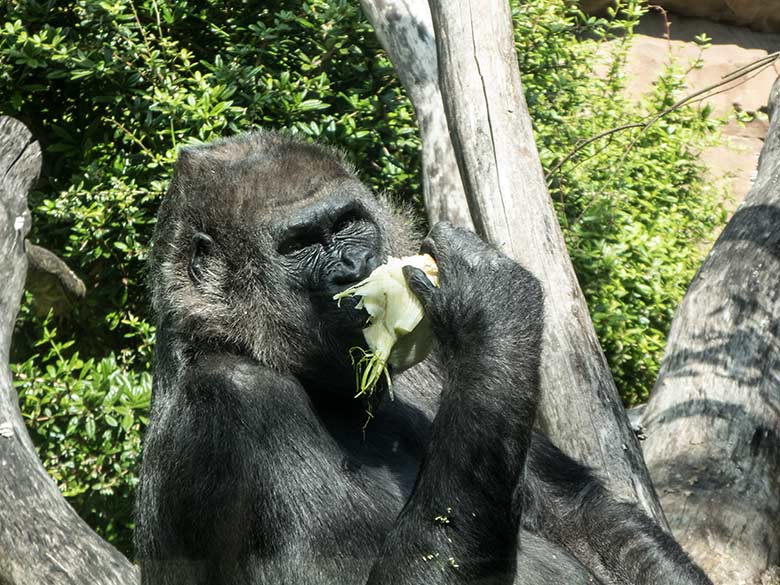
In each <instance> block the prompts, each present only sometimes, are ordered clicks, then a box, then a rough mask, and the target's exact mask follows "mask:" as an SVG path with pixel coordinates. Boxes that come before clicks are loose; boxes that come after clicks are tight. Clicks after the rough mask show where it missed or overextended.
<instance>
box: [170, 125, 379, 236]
mask: <svg viewBox="0 0 780 585" xmlns="http://www.w3.org/2000/svg"><path fill="white" fill-rule="evenodd" d="M176 175H177V176H178V178H179V181H180V182H183V183H184V184H183V185H182V187H183V189H184V190H185V191H186V192H187V193H188V194H189V198H190V201H191V203H193V204H195V205H196V206H201V205H206V206H208V207H212V208H214V207H221V208H222V209H223V210H226V211H227V210H228V209H229V210H230V211H232V212H236V213H239V214H240V215H241V216H242V217H243V218H245V219H250V218H253V219H256V220H261V221H262V220H265V219H269V220H270V219H271V218H272V217H275V216H278V215H279V214H280V213H281V210H285V214H286V213H288V212H289V211H290V210H295V209H296V208H299V207H303V206H305V205H307V204H308V203H310V202H312V201H314V200H316V199H318V198H320V197H323V196H325V195H327V196H332V195H334V194H337V193H339V192H344V193H345V194H346V193H347V192H354V193H353V194H358V193H359V192H361V191H364V190H363V189H362V188H361V187H360V183H359V181H358V180H357V178H356V177H355V174H354V172H353V171H352V169H351V168H350V167H349V165H348V164H347V163H346V161H345V160H344V158H343V157H342V156H341V155H339V154H338V153H337V152H334V151H333V150H330V149H327V148H324V147H322V146H319V145H315V144H309V143H305V142H301V141H299V140H296V139H293V138H291V137H289V136H285V135H281V134H276V133H272V132H262V131H261V132H252V133H249V134H244V135H241V136H238V137H235V138H230V139H225V140H219V141H216V142H212V143H210V144H207V145H204V146H198V147H195V148H188V149H185V150H183V151H182V152H181V154H180V156H179V162H178V164H177V168H176Z"/></svg>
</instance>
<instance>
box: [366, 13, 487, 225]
mask: <svg viewBox="0 0 780 585" xmlns="http://www.w3.org/2000/svg"><path fill="white" fill-rule="evenodd" d="M360 4H361V6H362V7H363V12H364V13H365V14H366V16H367V17H368V19H369V20H370V21H371V24H372V25H373V26H374V30H375V31H376V35H377V38H379V42H380V43H382V46H383V47H384V48H385V50H386V51H387V54H388V55H389V56H390V59H391V61H392V62H393V65H394V66H395V70H396V73H397V74H398V77H399V78H400V79H401V83H403V85H404V87H405V88H406V93H407V94H408V95H409V99H410V100H411V102H412V105H413V106H414V109H415V112H416V113H417V124H418V126H419V128H420V138H421V139H422V184H423V196H424V198H425V209H426V211H427V213H428V220H429V221H430V223H431V225H433V224H434V223H436V222H437V221H443V220H447V221H450V222H452V223H454V224H455V225H459V226H462V227H466V228H469V229H473V223H472V221H471V214H470V213H469V208H468V204H467V203H466V194H465V193H464V191H463V183H462V182H461V180H460V173H459V172H458V164H457V162H456V161H455V152H454V151H453V150H452V143H451V142H450V132H449V128H448V127H447V118H446V116H445V115H444V108H443V106H442V102H441V91H440V90H439V72H438V64H437V61H436V40H435V38H434V31H433V25H432V24H431V11H430V9H429V8H428V3H427V2H425V1H422V0H381V1H378V0H360Z"/></svg>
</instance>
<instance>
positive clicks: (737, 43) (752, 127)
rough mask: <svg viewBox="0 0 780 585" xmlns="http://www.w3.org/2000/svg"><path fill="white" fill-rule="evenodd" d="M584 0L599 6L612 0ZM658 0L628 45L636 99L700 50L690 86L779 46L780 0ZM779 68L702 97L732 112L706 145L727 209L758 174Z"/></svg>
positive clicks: (721, 112)
mask: <svg viewBox="0 0 780 585" xmlns="http://www.w3.org/2000/svg"><path fill="white" fill-rule="evenodd" d="M583 4H584V5H585V7H586V8H587V9H589V10H593V11H598V10H599V9H603V8H604V6H606V5H608V4H609V2H604V1H599V0H590V1H586V2H584V3H583ZM660 4H663V6H665V7H668V8H663V9H660V10H658V9H657V10H652V11H651V12H650V13H649V14H647V15H646V16H645V17H644V18H643V21H642V23H641V25H640V27H639V29H638V34H637V36H636V39H635V41H634V43H633V45H632V47H631V50H630V53H629V57H628V63H627V67H626V75H627V88H626V91H627V92H628V94H629V95H630V96H631V97H634V98H637V99H638V98H639V97H640V96H641V95H642V94H643V93H645V92H647V91H648V90H649V89H650V88H651V85H652V83H654V81H655V80H656V79H657V78H658V75H659V74H660V73H661V72H662V71H663V70H664V68H665V67H666V66H667V65H668V64H669V63H670V62H671V61H676V63H677V64H679V65H681V66H683V67H684V68H686V69H687V67H688V65H689V64H690V63H693V62H694V61H695V60H696V59H698V58H700V57H701V59H702V61H703V65H702V67H701V68H698V69H692V70H691V71H689V72H688V74H687V75H686V77H687V79H688V88H689V89H688V91H689V93H693V92H695V91H698V90H700V89H703V88H706V87H708V86H711V85H714V84H716V83H718V82H720V81H722V79H723V77H724V76H725V75H727V74H729V73H731V72H732V71H735V70H737V69H739V68H740V67H743V66H745V65H747V64H749V63H752V62H754V61H756V60H758V59H761V58H762V57H767V56H768V55H770V54H772V53H776V52H778V51H780V0H751V1H747V0H734V1H732V0H703V1H697V0H671V1H668V2H666V1H665V2H661V3H660ZM672 9H675V10H680V13H676V12H673V11H672ZM683 13H684V14H685V15H696V16H685V15H684V14H683ZM700 17H701V18H700ZM708 19H709V20H708ZM716 21H719V22H716ZM744 25H747V26H744ZM748 27H750V28H748ZM764 31H772V32H764ZM702 33H705V34H706V35H707V36H708V37H709V38H711V39H712V41H711V44H712V46H711V47H710V48H708V49H706V50H705V51H703V52H702V51H701V48H700V46H699V45H698V44H697V43H696V42H695V40H694V39H695V37H697V36H698V35H701V34H702ZM605 50H607V48H605ZM778 76H780V60H777V61H775V63H774V64H773V65H771V66H769V67H767V68H765V69H763V70H762V71H759V72H756V73H751V74H750V75H748V76H746V77H744V78H741V79H740V80H738V81H737V82H734V83H731V84H729V85H728V86H726V88H724V89H722V90H721V91H720V93H717V95H715V96H713V97H711V98H708V99H707V100H705V101H704V102H703V103H706V104H710V105H711V106H712V108H713V110H714V115H715V116H718V117H728V118H729V122H728V124H727V125H726V126H725V127H724V129H723V140H722V141H721V144H719V145H718V146H715V147H710V148H707V149H706V150H705V151H704V153H703V159H704V162H705V164H706V165H707V167H708V168H709V170H710V173H711V174H712V176H713V177H714V178H715V179H717V180H721V181H725V187H726V191H727V193H728V194H729V195H728V197H727V200H726V206H727V208H728V209H729V210H733V209H734V208H736V206H737V205H738V204H739V203H740V201H741V200H742V198H743V197H744V196H745V194H746V193H747V192H748V190H749V189H750V186H751V185H752V181H753V179H754V178H755V173H756V165H757V163H758V155H759V153H760V151H761V147H762V146H763V144H764V138H765V137H766V132H767V128H768V119H767V116H766V111H765V108H766V100H767V96H768V95H769V91H770V89H771V87H772V84H773V82H774V81H775V79H777V77H778ZM681 97H682V96H681ZM740 120H741V121H740Z"/></svg>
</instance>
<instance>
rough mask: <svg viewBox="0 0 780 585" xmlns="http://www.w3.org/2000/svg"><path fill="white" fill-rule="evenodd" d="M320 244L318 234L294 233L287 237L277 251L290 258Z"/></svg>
mask: <svg viewBox="0 0 780 585" xmlns="http://www.w3.org/2000/svg"><path fill="white" fill-rule="evenodd" d="M319 243H320V237H319V235H318V234H316V233H312V232H301V233H293V234H290V235H288V236H286V237H285V238H284V239H283V240H282V241H281V243H280V244H279V247H278V248H277V249H278V251H279V253H280V254H282V255H283V256H289V255H290V254H297V253H298V252H301V251H303V250H306V249H307V248H311V247H313V246H317V245H319Z"/></svg>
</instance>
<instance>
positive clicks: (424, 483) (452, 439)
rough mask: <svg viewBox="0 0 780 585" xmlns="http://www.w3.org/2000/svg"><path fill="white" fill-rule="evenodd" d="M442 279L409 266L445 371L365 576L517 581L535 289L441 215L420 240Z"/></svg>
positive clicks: (535, 382)
mask: <svg viewBox="0 0 780 585" xmlns="http://www.w3.org/2000/svg"><path fill="white" fill-rule="evenodd" d="M426 247H427V249H428V250H427V251H430V252H431V253H432V254H433V256H434V258H435V259H436V261H437V263H438V265H439V271H440V280H441V288H440V289H435V288H434V287H433V286H432V285H430V283H429V282H428V281H427V279H426V278H425V277H424V276H422V274H421V273H420V272H419V271H416V270H414V269H408V268H407V269H405V273H406V275H407V279H408V280H409V284H410V286H411V287H412V289H413V291H414V292H415V293H416V294H417V296H418V298H420V300H421V301H422V303H423V306H424V308H425V311H426V314H427V316H428V317H429V319H430V320H431V325H432V327H433V330H434V333H435V335H436V338H437V340H438V342H439V347H440V352H441V357H442V362H443V366H444V367H443V371H444V372H446V373H445V380H444V384H443V391H442V399H441V405H440V407H439V411H438V413H437V415H436V418H435V420H434V423H433V431H432V438H431V441H430V443H429V447H428V449H427V452H426V456H425V458H424V460H423V463H422V466H421V469H420V472H419V475H418V477H417V483H416V486H415V488H414V491H413V493H412V495H411V497H410V499H409V501H408V502H407V504H406V506H405V508H404V509H403V511H402V513H401V514H400V517H399V518H398V520H397V522H396V524H395V526H394V528H393V529H392V531H391V532H390V534H389V535H388V537H387V539H386V541H385V544H384V549H383V551H382V558H381V559H380V561H379V562H378V563H377V564H376V565H375V566H374V570H373V571H372V573H371V578H370V579H369V583H370V584H372V585H379V584H382V585H385V584H388V585H389V584H391V583H392V584H417V583H429V584H432V585H434V584H437V583H453V584H459V583H473V582H479V583H486V584H487V583H496V584H498V583H507V584H508V583H512V582H513V581H514V575H515V569H516V551H517V545H518V542H517V534H518V527H519V521H520V518H521V512H522V509H521V508H522V505H521V504H522V502H521V499H520V498H518V497H516V496H517V495H518V494H517V493H516V489H515V488H516V486H517V485H519V484H520V483H521V482H522V473H523V467H524V462H525V456H526V451H527V449H528V443H529V436H530V428H531V426H532V424H533V420H534V416H535V410H536V403H537V398H538V387H539V354H540V340H541V327H542V320H543V315H542V310H543V306H542V304H543V301H542V292H541V288H540V286H539V283H538V282H537V281H536V279H534V278H533V276H531V274H530V273H528V272H527V271H525V270H523V269H522V268H521V267H520V266H518V265H517V264H516V263H514V262H512V261H511V260H509V259H508V258H506V257H504V256H502V255H501V254H499V253H498V252H496V251H495V250H493V249H492V248H490V247H489V246H487V245H486V244H484V243H483V242H482V241H481V240H479V238H477V236H476V235H474V234H473V233H470V232H465V231H463V230H458V229H456V228H453V227H451V226H449V225H447V224H438V225H437V226H436V227H435V228H434V229H433V231H432V232H431V234H430V236H429V238H428V239H427V240H426V242H425V243H424V245H423V248H424V249H425V248H426Z"/></svg>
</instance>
